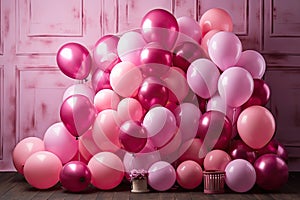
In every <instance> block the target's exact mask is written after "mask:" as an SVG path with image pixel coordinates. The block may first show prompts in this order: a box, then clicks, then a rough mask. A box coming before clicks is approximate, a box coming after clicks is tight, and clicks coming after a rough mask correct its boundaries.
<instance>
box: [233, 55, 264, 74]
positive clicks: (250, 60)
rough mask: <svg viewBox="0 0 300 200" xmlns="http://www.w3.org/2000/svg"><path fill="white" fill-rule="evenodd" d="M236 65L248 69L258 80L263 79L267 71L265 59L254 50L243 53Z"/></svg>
mask: <svg viewBox="0 0 300 200" xmlns="http://www.w3.org/2000/svg"><path fill="white" fill-rule="evenodd" d="M236 65H237V66H240V67H243V68H244V69H246V70H247V71H248V72H250V74H251V75H252V77H253V78H256V79H261V78H262V77H263V75H264V73H265V71H266V61H265V59H264V57H263V56H262V55H261V54H260V53H258V52H257V51H254V50H246V51H243V52H242V54H241V57H240V59H239V60H238V62H237V63H236Z"/></svg>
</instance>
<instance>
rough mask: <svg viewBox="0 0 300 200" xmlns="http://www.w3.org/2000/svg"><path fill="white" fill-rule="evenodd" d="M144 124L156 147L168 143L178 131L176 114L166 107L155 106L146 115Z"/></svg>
mask: <svg viewBox="0 0 300 200" xmlns="http://www.w3.org/2000/svg"><path fill="white" fill-rule="evenodd" d="M143 125H144V126H145V128H146V129H147V132H148V138H149V140H151V141H152V142H153V144H154V146H156V147H162V146H164V145H165V144H167V143H168V142H169V141H170V139H171V138H172V137H173V136H174V134H175V133H176V130H177V127H176V119H175V116H174V114H173V113H172V112H171V111H170V110H168V109H167V108H165V107H161V106H159V107H154V108H152V109H150V110H149V111H148V112H147V114H146V115H145V117H144V120H143Z"/></svg>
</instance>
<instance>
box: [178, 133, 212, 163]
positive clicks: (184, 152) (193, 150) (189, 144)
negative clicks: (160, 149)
mask: <svg viewBox="0 0 300 200" xmlns="http://www.w3.org/2000/svg"><path fill="white" fill-rule="evenodd" d="M206 154H207V151H206V149H205V148H203V145H202V141H201V140H200V139H199V138H194V139H190V140H188V141H186V142H184V143H183V144H182V145H181V147H180V149H179V155H180V157H179V159H178V161H179V163H181V162H184V161H187V160H193V161H195V162H197V163H198V164H199V165H200V166H202V164H203V161H204V158H205V156H206Z"/></svg>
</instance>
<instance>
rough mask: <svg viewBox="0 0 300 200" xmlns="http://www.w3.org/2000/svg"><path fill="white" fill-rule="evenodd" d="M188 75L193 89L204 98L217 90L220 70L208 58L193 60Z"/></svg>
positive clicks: (188, 80)
mask: <svg viewBox="0 0 300 200" xmlns="http://www.w3.org/2000/svg"><path fill="white" fill-rule="evenodd" d="M186 76H187V82H188V84H189V86H190V88H191V89H192V91H193V92H194V93H196V94H197V95H198V96H200V97H202V98H204V99H208V98H210V97H211V96H213V95H214V94H215V92H216V91H217V86H218V79H219V76H220V72H219V70H218V68H217V67H216V65H215V64H214V63H213V62H211V61H210V60H208V59H205V58H201V59H198V60H195V61H194V62H192V64H191V65H190V67H189V68H188V70H187V74H186Z"/></svg>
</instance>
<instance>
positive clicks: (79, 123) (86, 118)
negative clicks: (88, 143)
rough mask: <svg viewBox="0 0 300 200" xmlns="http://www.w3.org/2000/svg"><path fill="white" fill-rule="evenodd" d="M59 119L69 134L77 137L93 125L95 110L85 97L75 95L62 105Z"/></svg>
mask: <svg viewBox="0 0 300 200" xmlns="http://www.w3.org/2000/svg"><path fill="white" fill-rule="evenodd" d="M60 118H61V121H62V122H63V123H64V125H65V126H66V128H67V129H68V130H69V131H70V133H71V134H72V135H74V136H75V137H78V136H81V135H82V134H83V133H85V132H86V131H87V130H88V129H89V128H90V127H91V125H92V124H93V123H94V121H95V118H96V109H95V107H94V105H93V104H92V103H91V101H90V100H89V99H88V98H87V97H86V96H83V95H81V94H75V95H72V96H70V97H68V98H67V99H66V100H65V101H64V102H63V103H62V105H61V107H60Z"/></svg>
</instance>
